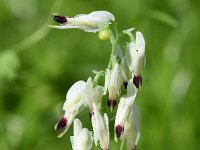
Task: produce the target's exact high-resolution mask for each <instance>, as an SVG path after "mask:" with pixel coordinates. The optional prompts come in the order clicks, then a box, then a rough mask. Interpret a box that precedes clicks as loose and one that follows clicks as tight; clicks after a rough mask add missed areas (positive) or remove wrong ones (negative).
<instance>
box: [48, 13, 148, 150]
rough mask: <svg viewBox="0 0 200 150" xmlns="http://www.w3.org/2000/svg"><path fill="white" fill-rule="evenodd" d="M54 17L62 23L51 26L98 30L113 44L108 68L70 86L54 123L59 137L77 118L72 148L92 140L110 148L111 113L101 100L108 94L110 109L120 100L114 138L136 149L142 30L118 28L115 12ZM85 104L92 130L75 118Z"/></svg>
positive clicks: (87, 146) (78, 148) (104, 148)
mask: <svg viewBox="0 0 200 150" xmlns="http://www.w3.org/2000/svg"><path fill="white" fill-rule="evenodd" d="M53 19H54V20H55V21H56V22H57V23H59V25H50V27H52V28H57V29H72V28H78V29H80V30H83V31H85V32H94V33H95V32H99V38H100V39H101V40H107V39H110V42H111V45H112V50H111V56H110V61H109V64H108V67H107V68H106V69H105V70H101V71H93V72H94V73H95V77H94V78H93V79H92V78H91V77H89V78H88V80H87V81H86V82H85V81H82V80H80V81H77V82H76V83H74V84H73V85H72V86H71V88H70V89H69V90H68V92H67V95H66V101H65V103H64V105H63V110H64V111H65V113H64V115H63V116H62V117H61V119H60V121H59V122H58V123H57V124H56V125H55V129H56V130H58V131H60V134H59V135H58V137H62V136H63V135H64V133H65V132H66V131H67V130H68V128H69V127H70V125H71V124H72V123H73V121H74V136H72V137H71V143H72V148H73V150H89V149H91V147H92V142H93V141H94V143H95V145H96V146H97V145H98V142H99V144H100V147H101V149H102V150H108V149H109V141H110V132H109V117H108V116H107V114H106V113H104V115H103V116H102V115H101V103H102V100H103V98H104V96H105V95H107V94H108V101H107V105H108V107H110V109H111V111H112V110H114V109H115V107H116V106H117V103H119V104H118V108H117V112H116V117H115V125H114V128H113V130H114V133H115V141H118V140H122V144H121V149H123V143H124V142H123V141H124V140H127V143H128V144H127V145H128V146H127V148H128V150H136V145H137V143H138V140H139V137H140V130H139V117H140V116H139V115H140V112H139V107H138V106H137V105H136V104H135V98H136V96H137V92H138V91H139V89H140V88H141V85H142V76H141V69H142V66H143V64H144V61H145V41H144V37H143V35H142V33H141V32H139V31H137V32H136V36H134V35H133V34H132V31H133V30H134V29H133V28H131V29H127V30H124V31H122V32H119V31H118V30H117V27H116V22H115V17H114V15H113V14H111V13H110V12H107V11H95V12H92V13H89V14H81V15H77V16H75V17H67V16H61V15H58V14H54V16H53ZM122 35H128V36H129V37H130V42H129V43H127V44H126V50H125V51H123V50H122V49H121V46H120V44H119V38H120V37H122ZM100 77H104V79H105V84H104V85H99V82H98V80H99V78H100ZM123 87H124V88H123ZM122 89H125V91H126V92H125V94H122V92H121V91H122ZM119 97H120V98H119ZM118 99H119V100H118ZM85 107H88V108H89V115H90V118H91V123H92V127H93V132H90V131H88V129H86V128H84V129H82V124H81V121H80V120H78V119H75V118H76V115H77V114H78V113H79V112H81V110H82V109H84V108H85Z"/></svg>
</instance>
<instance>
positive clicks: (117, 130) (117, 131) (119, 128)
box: [115, 125, 124, 139]
mask: <svg viewBox="0 0 200 150" xmlns="http://www.w3.org/2000/svg"><path fill="white" fill-rule="evenodd" d="M122 132H124V127H122V126H121V125H117V126H116V127H115V134H116V137H117V138H118V139H119V138H120V137H121V135H122Z"/></svg>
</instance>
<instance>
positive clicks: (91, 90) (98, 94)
mask: <svg viewBox="0 0 200 150" xmlns="http://www.w3.org/2000/svg"><path fill="white" fill-rule="evenodd" d="M102 95H103V87H102V86H96V87H93V82H92V79H91V78H88V80H87V82H86V84H85V88H84V91H83V97H84V100H85V101H86V103H87V105H88V107H89V109H90V116H91V114H92V112H93V106H92V105H93V103H95V104H96V105H97V106H100V103H101V100H102Z"/></svg>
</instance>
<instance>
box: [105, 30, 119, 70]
mask: <svg viewBox="0 0 200 150" xmlns="http://www.w3.org/2000/svg"><path fill="white" fill-rule="evenodd" d="M110 32H111V36H113V37H112V39H111V44H112V51H111V55H110V61H109V64H108V67H107V69H109V70H111V69H112V67H113V64H114V63H115V62H116V59H117V58H116V50H117V44H118V41H119V37H120V34H119V33H118V31H117V29H116V28H115V32H116V37H114V35H113V33H112V31H110Z"/></svg>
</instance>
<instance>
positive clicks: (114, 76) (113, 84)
mask: <svg viewBox="0 0 200 150" xmlns="http://www.w3.org/2000/svg"><path fill="white" fill-rule="evenodd" d="M121 85H122V74H121V70H120V67H119V64H118V63H116V64H115V65H114V68H113V70H112V73H111V77H110V83H109V85H108V91H109V99H111V100H115V99H116V95H117V94H119V92H120V88H121Z"/></svg>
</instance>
